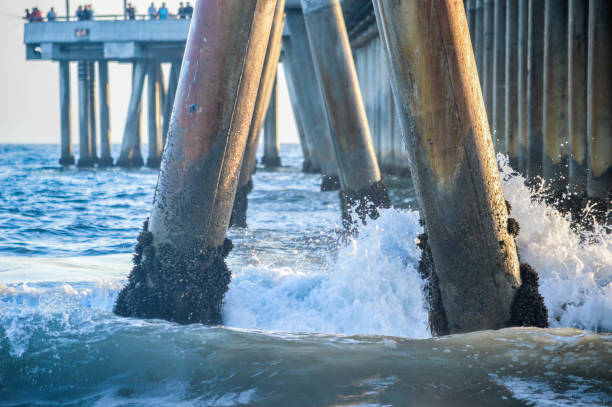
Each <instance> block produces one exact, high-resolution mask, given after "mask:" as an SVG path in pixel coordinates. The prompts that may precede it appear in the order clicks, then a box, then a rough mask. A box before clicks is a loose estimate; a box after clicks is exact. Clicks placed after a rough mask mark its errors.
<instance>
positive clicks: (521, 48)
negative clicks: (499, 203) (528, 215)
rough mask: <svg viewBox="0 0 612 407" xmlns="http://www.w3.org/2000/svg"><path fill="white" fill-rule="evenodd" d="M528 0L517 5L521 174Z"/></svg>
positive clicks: (523, 164) (524, 142) (524, 147)
mask: <svg viewBox="0 0 612 407" xmlns="http://www.w3.org/2000/svg"><path fill="white" fill-rule="evenodd" d="M528 30H529V0H520V1H519V5H518V67H517V72H518V79H517V83H518V95H517V113H518V134H517V142H518V148H517V150H518V151H517V154H518V167H517V169H518V170H519V171H520V172H521V173H522V174H526V173H527V160H528V153H527V75H528V69H529V62H528V60H527V58H528V57H529V49H528V35H529V32H528Z"/></svg>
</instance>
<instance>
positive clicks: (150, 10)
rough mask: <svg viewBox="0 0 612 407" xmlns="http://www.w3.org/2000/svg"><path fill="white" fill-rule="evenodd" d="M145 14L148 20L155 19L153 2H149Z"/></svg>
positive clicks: (155, 13) (155, 11) (155, 12)
mask: <svg viewBox="0 0 612 407" xmlns="http://www.w3.org/2000/svg"><path fill="white" fill-rule="evenodd" d="M147 14H148V15H149V20H155V19H157V9H156V8H155V3H151V5H150V6H149V10H148V11H147Z"/></svg>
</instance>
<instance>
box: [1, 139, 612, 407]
mask: <svg viewBox="0 0 612 407" xmlns="http://www.w3.org/2000/svg"><path fill="white" fill-rule="evenodd" d="M57 151H58V147H57V146H0V405H2V406H4V405H8V406H21V405H37V406H38V405H45V406H46V405H72V406H83V405H84V406H116V405H121V406H155V405H189V406H191V405H197V406H199V405H217V406H231V405H261V406H289V405H296V406H301V405H304V406H310V405H312V406H337V405H342V406H344V405H351V406H370V405H395V406H405V405H419V406H420V405H428V406H448V405H460V406H463V405H465V406H468V405H470V406H471V405H533V406H557V405H561V406H565V405H567V406H580V405H582V406H608V405H612V390H611V389H612V337H611V336H610V335H609V334H608V333H607V332H610V331H612V243H611V241H610V238H609V236H610V235H609V234H606V232H605V231H604V230H602V229H601V228H599V229H596V230H595V232H593V233H591V234H589V235H585V234H580V235H579V234H576V233H575V232H573V231H572V230H571V228H570V227H569V222H568V220H567V219H565V218H563V217H562V216H560V215H559V214H558V213H556V212H555V211H554V210H552V209H551V208H549V207H547V206H546V205H544V204H543V203H540V202H538V201H537V200H535V201H534V200H533V199H532V196H531V195H530V192H529V191H528V190H527V189H526V188H525V187H524V186H523V184H522V180H521V179H520V177H517V176H515V175H513V174H512V171H511V170H510V169H509V168H508V167H507V166H504V165H503V162H502V168H503V171H502V175H503V178H504V193H505V195H506V199H508V200H509V201H510V202H511V203H512V206H513V208H514V209H513V216H514V217H515V218H517V219H518V221H519V222H520V224H521V234H520V235H519V238H518V240H517V242H518V246H519V248H520V250H521V257H522V258H523V260H525V261H528V262H529V263H531V264H532V265H534V266H535V267H536V269H537V270H538V272H539V273H540V280H541V286H542V293H543V295H544V297H545V301H546V304H547V306H548V307H549V309H550V311H551V312H550V322H551V326H552V328H551V329H547V330H541V329H526V328H525V329H507V330H502V331H488V332H479V333H473V334H468V335H455V336H450V337H445V338H430V335H429V332H428V330H427V310H426V309H425V305H424V302H423V295H422V281H421V280H420V279H419V277H418V274H417V272H416V264H417V263H418V258H419V255H420V252H419V251H418V249H417V248H416V247H415V239H416V236H417V235H418V233H420V232H421V226H420V225H419V221H418V214H417V213H416V212H415V211H414V210H413V209H412V208H413V207H414V192H413V190H412V186H411V183H410V182H409V180H406V179H400V178H394V177H387V179H386V182H387V184H388V185H389V186H390V188H391V192H392V199H393V203H394V205H395V209H391V210H387V211H384V212H383V213H382V216H381V218H380V219H378V220H377V221H375V222H371V223H369V224H368V225H367V226H366V227H365V228H364V229H363V230H362V232H361V234H360V236H359V237H358V238H357V239H355V240H353V241H350V242H348V244H345V245H341V244H339V243H337V242H338V240H337V234H336V230H337V229H338V228H339V210H338V206H339V203H338V196H337V193H336V192H320V191H319V183H320V176H317V175H312V174H303V173H301V171H300V167H301V156H300V150H299V147H298V146H296V145H283V146H282V149H281V154H282V159H283V163H284V165H285V166H284V167H283V168H280V169H278V170H274V171H271V170H266V169H263V168H260V169H258V171H257V173H256V174H255V178H254V183H255V189H254V190H253V192H252V193H251V195H250V197H249V217H248V223H249V228H248V229H234V230H231V232H230V237H231V238H232V240H233V241H234V244H235V248H234V251H233V252H232V254H231V255H230V257H229V259H228V261H229V264H230V267H231V270H232V273H233V279H232V283H231V285H230V289H229V291H228V293H227V295H226V299H225V304H224V311H223V313H224V321H225V324H226V326H223V327H212V328H208V327H203V326H199V325H193V326H177V325H175V324H171V323H167V322H163V321H141V320H131V319H123V318H118V317H115V316H114V315H113V314H112V313H111V309H112V305H113V301H114V299H115V297H116V295H117V292H118V290H119V289H120V287H121V285H122V284H123V282H124V281H125V279H126V277H127V273H128V272H129V269H130V258H131V253H132V250H133V245H134V243H135V237H136V235H137V233H138V231H139V229H140V227H141V224H142V222H143V221H144V220H145V218H146V217H147V216H148V213H149V210H150V207H151V200H152V196H153V192H154V188H155V183H156V179H157V173H156V171H155V170H150V169H138V170H123V169H117V168H113V169H99V170H98V169H91V170H78V169H74V168H70V169H61V168H60V167H59V166H58V165H57V164H56V162H57ZM502 161H503V160H502Z"/></svg>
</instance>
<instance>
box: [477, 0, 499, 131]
mask: <svg viewBox="0 0 612 407" xmlns="http://www.w3.org/2000/svg"><path fill="white" fill-rule="evenodd" d="M483 13H484V17H483V24H482V29H483V55H482V71H481V72H480V74H479V76H480V78H481V82H482V93H483V97H484V100H485V106H486V108H487V116H488V117H489V122H491V119H492V118H493V88H494V83H493V68H494V61H495V54H494V50H495V30H496V29H497V27H495V1H494V0H484V4H483Z"/></svg>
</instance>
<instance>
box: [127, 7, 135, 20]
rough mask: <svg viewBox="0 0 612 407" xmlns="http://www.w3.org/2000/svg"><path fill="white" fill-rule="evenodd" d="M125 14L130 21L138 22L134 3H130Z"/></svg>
mask: <svg viewBox="0 0 612 407" xmlns="http://www.w3.org/2000/svg"><path fill="white" fill-rule="evenodd" d="M125 13H126V14H127V18H128V20H136V9H135V8H134V6H132V3H128V6H127V8H126V9H125Z"/></svg>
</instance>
